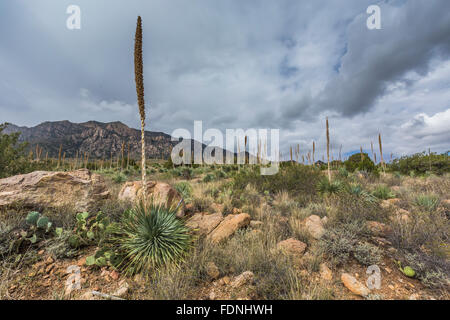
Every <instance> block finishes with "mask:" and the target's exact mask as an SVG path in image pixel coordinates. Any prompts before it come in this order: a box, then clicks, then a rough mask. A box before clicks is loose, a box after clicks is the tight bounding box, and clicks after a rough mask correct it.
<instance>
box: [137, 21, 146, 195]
mask: <svg viewBox="0 0 450 320" xmlns="http://www.w3.org/2000/svg"><path fill="white" fill-rule="evenodd" d="M134 75H135V81H136V93H137V99H138V106H139V115H140V117H141V146H142V149H141V158H142V160H141V173H142V199H143V201H144V202H145V197H146V194H147V183H146V170H145V100H144V63H143V58H142V20H141V17H140V16H139V17H138V20H137V26H136V37H135V45H134Z"/></svg>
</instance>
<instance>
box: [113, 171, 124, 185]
mask: <svg viewBox="0 0 450 320" xmlns="http://www.w3.org/2000/svg"><path fill="white" fill-rule="evenodd" d="M112 180H113V181H114V182H115V183H122V182H125V181H126V180H127V177H126V176H125V175H124V174H123V173H122V172H118V173H116V174H115V175H114V176H113V178H112Z"/></svg>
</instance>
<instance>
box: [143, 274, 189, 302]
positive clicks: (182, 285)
mask: <svg viewBox="0 0 450 320" xmlns="http://www.w3.org/2000/svg"><path fill="white" fill-rule="evenodd" d="M186 271H191V270H189V269H183V271H182V272H181V270H180V268H179V267H178V266H174V265H167V266H163V267H161V268H158V269H155V270H154V271H153V272H152V275H151V276H150V277H148V279H147V280H146V281H145V284H144V286H145V289H147V290H146V291H148V294H149V295H150V297H151V298H152V299H155V300H187V299H192V290H193V288H195V286H194V285H195V284H194V279H193V278H192V277H191V274H190V273H189V272H186Z"/></svg>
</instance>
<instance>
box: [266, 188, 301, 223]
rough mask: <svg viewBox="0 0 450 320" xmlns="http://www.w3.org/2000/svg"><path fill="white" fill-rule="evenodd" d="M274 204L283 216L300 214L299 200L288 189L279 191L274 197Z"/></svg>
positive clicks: (275, 208)
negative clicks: (293, 197)
mask: <svg viewBox="0 0 450 320" xmlns="http://www.w3.org/2000/svg"><path fill="white" fill-rule="evenodd" d="M272 206H273V208H274V210H275V211H277V213H278V214H280V215H281V216H285V217H290V216H299V215H300V208H299V205H298V202H297V201H295V200H294V199H292V198H291V197H290V196H289V193H288V192H287V191H280V192H278V193H277V194H276V195H275V196H274V198H273V201H272Z"/></svg>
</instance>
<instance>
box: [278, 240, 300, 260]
mask: <svg viewBox="0 0 450 320" xmlns="http://www.w3.org/2000/svg"><path fill="white" fill-rule="evenodd" d="M306 247H307V245H306V244H305V243H303V242H301V241H299V240H296V239H294V238H289V239H287V240H283V241H281V242H278V244H277V249H279V250H281V251H283V252H285V253H287V254H290V255H293V256H303V253H304V252H305V250H306Z"/></svg>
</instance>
